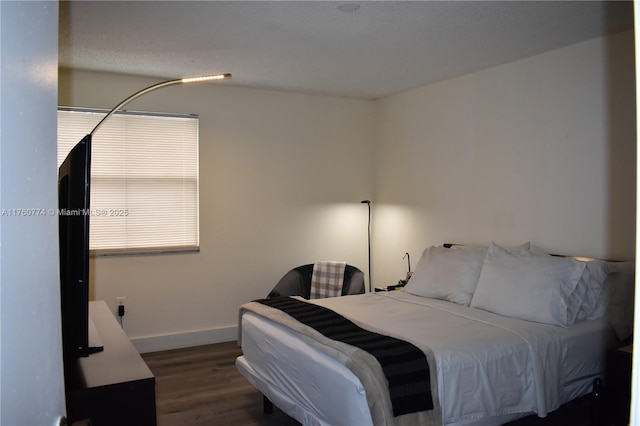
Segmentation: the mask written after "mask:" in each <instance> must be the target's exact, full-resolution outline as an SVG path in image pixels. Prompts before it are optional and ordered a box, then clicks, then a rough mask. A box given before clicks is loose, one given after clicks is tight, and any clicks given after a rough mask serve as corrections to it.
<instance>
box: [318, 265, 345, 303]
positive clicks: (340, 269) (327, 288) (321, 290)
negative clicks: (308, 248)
mask: <svg viewBox="0 0 640 426" xmlns="http://www.w3.org/2000/svg"><path fill="white" fill-rule="evenodd" d="M346 265H347V262H336V261H325V262H316V263H315V264H314V265H313V274H312V275H311V299H322V298H324V297H336V296H340V295H341V294H342V283H343V282H344V268H345V266H346Z"/></svg>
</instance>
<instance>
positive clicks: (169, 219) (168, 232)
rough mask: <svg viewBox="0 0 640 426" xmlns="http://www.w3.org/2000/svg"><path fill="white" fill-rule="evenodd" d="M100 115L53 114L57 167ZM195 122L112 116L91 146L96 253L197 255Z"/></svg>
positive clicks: (70, 111)
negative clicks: (189, 252) (175, 252)
mask: <svg viewBox="0 0 640 426" xmlns="http://www.w3.org/2000/svg"><path fill="white" fill-rule="evenodd" d="M105 114H106V112H104V111H99V112H96V111H93V110H79V109H66V108H61V109H59V110H58V166H60V164H62V162H63V161H64V159H65V158H66V156H67V154H68V153H69V151H70V150H71V148H72V147H73V146H75V144H77V143H78V142H79V141H80V139H82V138H83V137H84V136H85V135H86V134H87V133H89V132H90V131H91V130H92V129H93V128H94V127H95V125H96V124H97V123H98V122H99V121H100V120H101V119H102V117H104V115H105ZM198 175H199V173H198V117H197V116H175V115H164V114H145V113H131V112H127V113H118V114H115V115H113V116H112V117H111V118H110V119H109V120H107V121H106V122H105V123H104V125H103V126H102V127H101V128H100V130H99V131H97V132H96V133H95V134H94V135H93V138H92V151H91V195H90V197H91V198H90V207H91V218H90V220H89V224H90V239H89V247H90V249H91V250H92V252H94V253H98V254H109V253H122V252H134V253H138V252H156V251H181V250H196V249H198V247H199V216H198V212H199V206H198Z"/></svg>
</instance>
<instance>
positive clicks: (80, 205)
mask: <svg viewBox="0 0 640 426" xmlns="http://www.w3.org/2000/svg"><path fill="white" fill-rule="evenodd" d="M90 173H91V135H87V136H85V137H84V138H83V139H82V140H81V141H80V142H78V144H76V146H75V147H73V148H72V149H71V151H70V152H69V155H67V158H66V159H65V160H64V162H63V163H62V165H61V166H60V168H59V170H58V220H59V234H60V235H59V237H60V300H61V316H62V345H63V354H64V358H65V360H69V359H74V358H77V357H86V356H88V355H89V354H90V353H92V352H96V351H99V350H101V348H91V347H89V218H90V211H89V196H90V178H91V174H90Z"/></svg>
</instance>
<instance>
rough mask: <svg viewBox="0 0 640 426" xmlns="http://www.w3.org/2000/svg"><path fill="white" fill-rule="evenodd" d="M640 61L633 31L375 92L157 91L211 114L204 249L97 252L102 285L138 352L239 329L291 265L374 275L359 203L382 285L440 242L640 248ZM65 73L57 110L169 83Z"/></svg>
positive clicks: (602, 252)
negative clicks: (119, 303)
mask: <svg viewBox="0 0 640 426" xmlns="http://www.w3.org/2000/svg"><path fill="white" fill-rule="evenodd" d="M633 57H634V56H633V39H632V34H631V33H623V34H619V35H616V36H614V37H609V38H602V39H595V40H592V41H588V42H585V43H581V44H578V45H574V46H569V47H567V48H564V49H560V50H557V51H554V52H549V53H546V54H542V55H539V56H536V57H533V58H529V59H526V60H522V61H518V62H514V63H511V64H506V65H502V66H499V67H495V68H492V69H488V70H484V71H481V72H478V73H474V74H471V75H468V76H463V77H460V78H455V79H452V80H448V81H444V82H441V83H437V84H433V85H429V86H425V87H422V88H418V89H415V90H411V91H408V92H406V93H402V94H398V95H396V96H392V97H388V98H385V99H381V100H378V101H376V102H369V101H358V100H349V99H341V98H331V97H321V96H310V95H301V94H293V93H282V92H275V91H263V90H254V89H246V88H239V87H233V86H230V85H226V86H225V85H224V84H225V83H223V84H222V85H215V84H209V85H201V86H190V87H186V86H183V87H179V86H174V87H171V88H167V89H163V90H162V91H158V92H154V93H151V94H149V95H146V96H145V97H143V98H141V99H140V100H138V101H136V102H135V103H134V104H131V105H130V106H129V108H130V109H139V110H151V111H166V112H182V113H197V114H200V117H201V158H200V165H201V187H200V192H201V252H200V253H199V254H184V255H164V256H138V257H118V258H98V259H96V260H94V261H93V262H92V263H91V267H92V274H93V282H94V286H95V290H94V297H95V298H96V299H103V300H106V301H107V302H108V303H109V304H111V305H112V306H113V305H114V298H115V297H116V296H125V297H127V315H126V316H125V318H124V323H125V331H126V332H127V333H128V335H129V336H130V337H132V338H133V340H134V343H136V345H137V346H138V348H140V349H141V350H142V351H147V350H156V349H163V348H167V347H179V346H187V345H191V344H198V343H209V342H212V341H222V340H232V339H234V338H235V334H234V333H235V325H236V321H237V309H238V306H239V305H240V304H242V303H243V302H245V301H247V300H251V299H255V298H258V297H262V296H264V295H265V294H266V293H267V292H268V291H269V289H270V288H271V287H272V286H273V284H274V283H275V282H276V281H277V280H278V279H279V278H280V276H281V275H282V274H283V273H284V272H285V271H286V270H288V269H289V268H290V267H292V266H294V265H297V264H301V263H306V262H312V261H314V260H318V259H346V260H348V261H349V262H351V263H353V264H356V265H358V266H360V267H361V268H362V269H363V270H365V272H366V268H367V257H366V213H367V209H366V206H365V205H361V204H359V201H360V200H362V199H371V200H373V204H372V207H373V216H374V226H373V248H374V250H373V271H372V272H373V276H372V279H373V285H374V286H376V285H387V284H391V283H394V282H395V281H397V280H398V279H399V278H401V277H402V276H403V275H404V272H405V270H406V260H403V259H402V257H403V255H404V253H405V252H407V251H408V252H409V253H411V255H412V261H413V262H412V263H413V267H414V269H415V266H416V264H417V261H418V258H419V256H420V254H421V251H422V250H423V249H424V248H425V247H427V246H428V245H431V244H440V243H442V242H466V243H484V244H488V243H489V242H490V241H491V240H495V241H497V242H499V243H503V244H518V243H521V242H523V241H527V240H530V241H532V242H533V243H534V244H537V245H540V246H541V247H543V248H545V249H547V250H550V251H553V252H557V253H567V254H580V255H585V256H597V257H607V258H618V259H632V258H633V256H634V244H635V220H634V218H635V142H634V141H635V139H634V131H635V125H634V119H635V115H634V114H635V101H634V99H633V88H634V77H633ZM217 71H231V72H233V70H217ZM60 77H61V78H60V104H61V105H72V106H90V107H103V108H110V107H112V106H113V105H115V104H116V103H118V102H119V101H120V100H122V99H123V98H124V97H126V96H128V95H129V94H131V93H133V92H134V91H136V90H138V89H140V88H143V87H146V86H148V85H150V84H153V83H156V82H157V80H149V79H144V78H138V77H130V76H129V77H127V76H118V75H109V74H97V73H89V72H78V71H76V72H73V73H67V72H63V73H61V76H60ZM336 153H338V154H337V155H336Z"/></svg>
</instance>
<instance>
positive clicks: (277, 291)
mask: <svg viewBox="0 0 640 426" xmlns="http://www.w3.org/2000/svg"><path fill="white" fill-rule="evenodd" d="M312 275H313V263H308V264H306V265H301V266H298V267H296V268H293V269H292V270H290V271H289V272H287V273H286V274H285V275H284V276H283V277H282V278H281V279H280V281H278V283H277V284H276V285H275V287H273V289H272V290H271V292H270V293H269V296H268V297H277V296H302V297H304V298H305V299H309V298H310V297H311V276H312ZM360 293H364V273H363V272H362V271H361V270H360V269H359V268H357V267H355V266H353V265H349V264H347V265H346V266H345V268H344V281H343V284H342V295H343V296H345V295H347V294H360Z"/></svg>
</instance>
